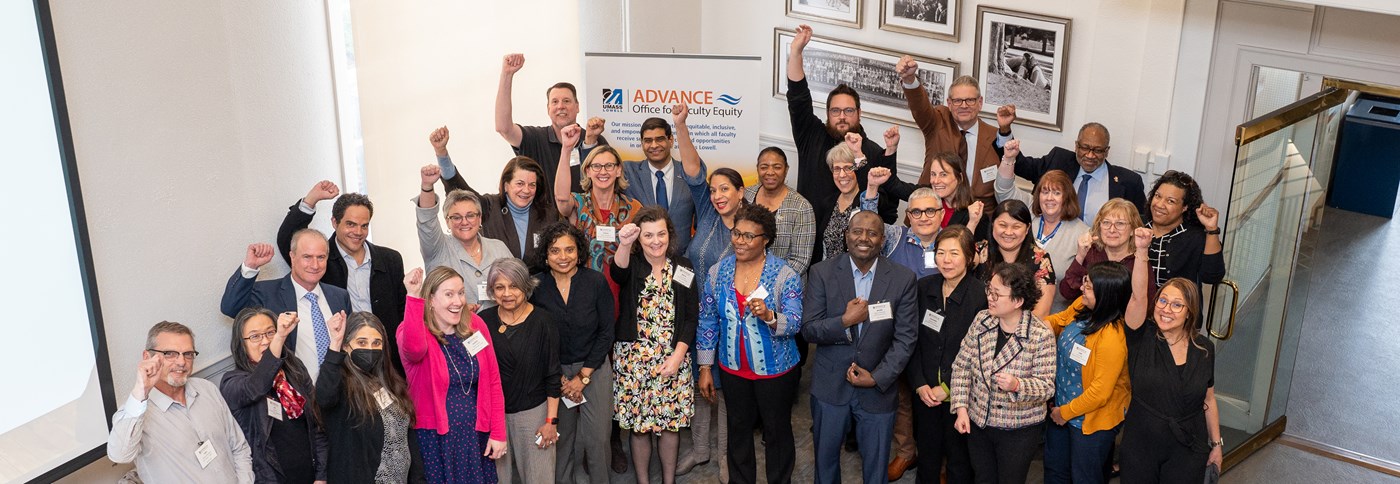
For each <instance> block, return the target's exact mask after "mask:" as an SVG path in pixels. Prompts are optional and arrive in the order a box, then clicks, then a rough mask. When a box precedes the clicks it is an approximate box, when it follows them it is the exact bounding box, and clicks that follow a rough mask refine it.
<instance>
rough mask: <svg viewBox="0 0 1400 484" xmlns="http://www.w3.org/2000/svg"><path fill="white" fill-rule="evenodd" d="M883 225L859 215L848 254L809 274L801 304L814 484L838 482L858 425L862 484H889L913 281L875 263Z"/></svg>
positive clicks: (870, 215)
mask: <svg viewBox="0 0 1400 484" xmlns="http://www.w3.org/2000/svg"><path fill="white" fill-rule="evenodd" d="M884 230H885V229H884V223H883V222H882V221H881V220H880V217H879V215H877V214H875V213H874V212H857V213H856V214H855V216H854V217H852V218H851V224H850V228H849V229H848V230H847V231H846V246H847V248H848V250H849V252H847V254H845V255H841V256H837V257H836V258H834V259H831V260H826V261H822V262H821V263H819V264H817V265H814V266H812V270H811V271H810V272H809V273H808V275H807V288H806V294H804V295H803V298H802V318H803V320H804V323H803V325H802V335H803V336H805V337H806V338H807V341H810V342H813V343H816V344H817V349H816V353H815V356H814V358H815V359H816V361H815V362H814V364H813V370H812V371H813V374H812V402H811V404H812V425H813V428H812V430H813V434H814V435H813V441H814V442H813V444H814V445H813V447H814V448H815V451H816V462H817V469H816V481H817V482H818V483H821V484H835V483H837V482H840V481H841V464H840V462H841V447H842V443H843V441H844V440H845V435H846V431H847V426H848V425H849V422H850V421H851V417H852V416H853V415H854V417H855V425H856V440H857V441H858V442H859V443H860V454H861V462H862V466H863V467H862V469H861V475H862V476H864V481H865V482H866V483H874V482H881V483H883V482H886V481H887V480H888V479H887V478H888V475H887V469H886V466H885V464H886V463H887V462H889V456H890V439H891V437H892V436H893V432H894V428H893V427H894V418H895V406H896V401H897V398H896V388H895V382H896V380H898V379H899V375H900V374H901V373H903V372H904V366H905V364H906V363H907V362H908V361H909V355H910V354H911V353H912V352H913V347H914V339H915V335H916V334H917V331H916V330H917V328H918V324H919V322H918V320H917V319H916V317H917V310H916V306H917V304H918V302H917V299H916V297H915V289H914V288H915V278H914V273H913V272H911V271H910V270H909V269H906V268H904V267H902V266H900V265H899V264H896V263H894V262H892V261H890V260H889V259H886V258H884V257H881V256H880V250H881V249H882V248H883V247H884V246H885V231H884Z"/></svg>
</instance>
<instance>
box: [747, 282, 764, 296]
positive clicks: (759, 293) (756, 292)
mask: <svg viewBox="0 0 1400 484" xmlns="http://www.w3.org/2000/svg"><path fill="white" fill-rule="evenodd" d="M766 297H768V288H766V287H763V285H762V284H759V285H758V289H754V290H753V292H751V293H749V299H763V298H766Z"/></svg>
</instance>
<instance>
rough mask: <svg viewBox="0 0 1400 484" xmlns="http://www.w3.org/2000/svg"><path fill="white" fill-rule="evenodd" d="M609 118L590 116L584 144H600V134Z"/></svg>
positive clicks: (584, 135)
mask: <svg viewBox="0 0 1400 484" xmlns="http://www.w3.org/2000/svg"><path fill="white" fill-rule="evenodd" d="M607 124H608V122H607V120H605V119H603V118H600V117H597V116H594V117H591V118H588V127H587V129H586V130H585V131H584V133H583V144H584V146H595V145H597V144H598V136H599V135H602V134H603V127H605V126H607Z"/></svg>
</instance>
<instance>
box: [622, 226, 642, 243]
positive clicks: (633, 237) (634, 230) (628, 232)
mask: <svg viewBox="0 0 1400 484" xmlns="http://www.w3.org/2000/svg"><path fill="white" fill-rule="evenodd" d="M641 234H642V228H641V227H638V226H637V224H627V225H623V226H622V228H620V229H617V243H619V244H623V245H632V243H633V242H636V241H637V236H638V235H641Z"/></svg>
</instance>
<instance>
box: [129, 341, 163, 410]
mask: <svg viewBox="0 0 1400 484" xmlns="http://www.w3.org/2000/svg"><path fill="white" fill-rule="evenodd" d="M147 353H148V354H146V355H143V356H142V357H141V362H140V363H138V364H137V365H136V387H135V388H132V389H131V396H133V397H136V399H137V400H141V401H145V400H146V396H147V395H150V394H151V388H153V387H155V386H156V381H157V380H159V379H160V369H161V367H162V366H164V365H165V360H164V359H163V358H164V356H163V355H161V354H160V353H156V352H154V351H150V352H147Z"/></svg>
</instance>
